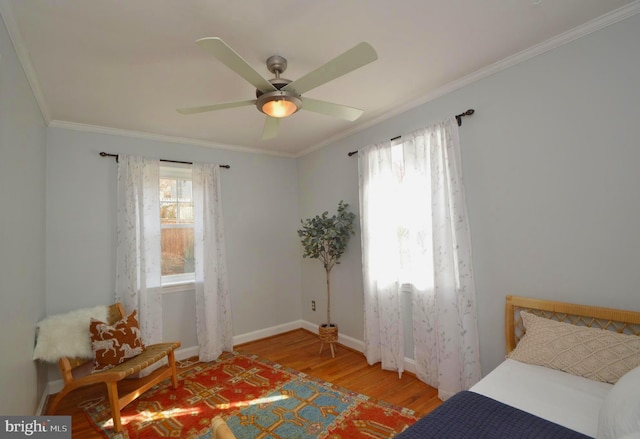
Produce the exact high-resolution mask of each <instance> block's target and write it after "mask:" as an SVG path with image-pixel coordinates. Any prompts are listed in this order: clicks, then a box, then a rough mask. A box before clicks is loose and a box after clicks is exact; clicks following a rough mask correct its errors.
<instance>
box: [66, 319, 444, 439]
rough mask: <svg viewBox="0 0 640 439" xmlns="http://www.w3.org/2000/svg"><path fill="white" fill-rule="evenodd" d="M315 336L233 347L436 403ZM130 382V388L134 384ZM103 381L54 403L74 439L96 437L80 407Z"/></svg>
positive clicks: (376, 393) (390, 395)
mask: <svg viewBox="0 0 640 439" xmlns="http://www.w3.org/2000/svg"><path fill="white" fill-rule="evenodd" d="M319 349H320V342H319V341H318V338H317V335H315V334H312V333H310V332H308V331H305V330H303V329H298V330H295V331H291V332H288V333H285V334H281V335H277V336H274V337H270V338H266V339H263V340H258V341H254V342H251V343H246V344H243V345H238V346H235V350H237V351H243V352H248V353H251V354H255V355H258V356H260V357H262V358H266V359H268V360H271V361H274V362H276V363H279V364H281V365H283V366H286V367H289V368H291V369H295V370H298V371H300V372H304V373H306V374H308V375H311V376H315V377H317V378H320V379H323V380H325V381H329V382H332V383H334V384H336V385H338V386H341V387H344V388H347V389H349V390H353V391H355V392H358V393H362V394H365V395H368V396H371V397H373V398H375V399H380V400H384V401H387V402H389V403H391V404H396V405H399V406H402V407H407V408H409V409H412V410H415V411H416V413H417V414H418V415H420V416H422V415H425V414H427V413H429V412H430V411H431V410H433V409H434V408H436V407H437V406H438V405H440V403H441V402H440V400H439V399H438V397H437V395H438V392H437V390H435V389H434V388H432V387H430V386H428V385H426V384H424V383H423V382H421V381H419V380H418V379H417V378H416V377H415V376H414V375H412V374H410V373H406V372H405V373H404V374H403V375H402V378H401V379H399V378H398V374H397V373H396V372H390V371H384V370H382V369H381V368H380V365H379V364H377V365H374V366H369V365H368V364H367V361H366V360H365V358H364V356H363V355H362V354H361V353H360V352H356V351H353V350H351V349H348V348H346V347H344V346H341V345H336V351H335V354H336V356H335V358H332V357H331V351H330V349H329V347H328V346H325V347H324V349H323V351H322V354H319V353H318V351H319ZM123 384H124V385H125V386H126V385H127V384H129V387H132V386H133V385H134V384H136V383H126V382H125V383H123ZM106 395H107V392H106V389H105V386H104V385H97V386H91V387H85V388H82V389H78V390H76V391H74V392H71V393H70V394H69V395H67V397H66V398H65V399H63V400H62V402H61V403H60V405H59V408H58V410H57V413H56V414H57V415H71V417H72V431H73V437H74V438H101V437H102V436H100V434H98V432H97V431H96V430H95V429H94V428H93V427H92V426H91V424H90V423H89V421H88V419H87V417H86V416H85V414H84V412H83V410H82V409H81V408H79V406H80V405H82V404H83V403H84V402H86V401H88V400H91V399H94V398H97V397H100V396H104V397H105V398H106Z"/></svg>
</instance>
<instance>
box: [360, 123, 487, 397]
mask: <svg viewBox="0 0 640 439" xmlns="http://www.w3.org/2000/svg"><path fill="white" fill-rule="evenodd" d="M358 169H359V187H360V213H361V215H360V220H361V230H362V233H361V239H362V259H363V282H364V296H365V297H364V298H365V340H364V342H365V343H364V344H365V355H366V357H367V360H368V362H369V363H370V364H373V363H376V362H381V363H382V368H383V369H389V370H397V371H398V372H399V373H400V374H401V373H402V371H403V370H404V340H403V331H404V325H405V322H404V321H403V320H404V319H403V316H404V314H405V313H403V311H402V306H401V305H402V296H401V294H403V291H409V293H410V294H411V317H410V320H411V321H410V322H409V323H406V324H411V325H412V336H413V345H414V359H415V362H416V375H417V376H418V378H420V379H421V380H422V381H424V382H426V383H427V384H429V385H431V386H433V387H436V388H438V393H439V397H440V398H441V399H443V400H445V399H447V398H449V397H450V396H452V395H454V394H455V393H457V392H458V391H460V390H465V389H468V388H469V387H471V386H472V385H473V384H475V383H476V382H477V381H478V380H479V379H480V377H481V373H480V361H479V351H478V332H477V318H476V297H475V284H474V280H473V270H472V265H471V240H470V235H469V225H468V219H467V213H466V203H465V198H464V187H463V181H462V169H461V159H460V145H459V138H458V128H457V124H456V121H455V119H454V118H451V119H450V120H447V121H445V122H443V123H440V124H436V125H434V126H432V127H429V128H426V129H423V130H419V131H416V132H414V133H412V134H409V135H405V136H403V137H402V139H401V141H400V142H399V143H392V142H385V143H381V144H376V145H372V146H370V147H367V148H364V149H361V150H359V152H358Z"/></svg>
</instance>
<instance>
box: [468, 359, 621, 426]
mask: <svg viewBox="0 0 640 439" xmlns="http://www.w3.org/2000/svg"><path fill="white" fill-rule="evenodd" d="M612 387H613V385H611V384H607V383H602V382H599V381H593V380H590V379H587V378H582V377H578V376H575V375H571V374H568V373H565V372H561V371H558V370H554V369H549V368H546V367H542V366H535V365H531V364H525V363H521V362H519V361H515V360H510V359H507V360H505V361H504V362H503V363H501V364H500V365H499V366H498V367H497V368H495V369H494V370H493V371H491V372H490V373H489V374H488V375H487V376H485V377H484V378H483V379H482V380H480V382H478V383H477V384H476V385H475V386H473V387H472V388H471V389H470V390H471V391H473V392H476V393H480V394H482V395H485V396H488V397H489V398H493V399H495V400H497V401H500V402H502V403H504V404H508V405H510V406H513V407H516V408H519V409H520V410H524V411H526V412H529V413H532V414H534V415H536V416H539V417H541V418H544V419H547V420H549V421H552V422H555V423H556V424H560V425H563V426H565V427H567V428H570V429H572V430H576V431H579V432H580V433H583V434H586V435H587V436H591V437H595V436H596V434H597V432H598V413H599V411H600V406H601V405H602V401H603V400H604V397H605V396H606V395H607V393H608V392H609V390H611V388H612Z"/></svg>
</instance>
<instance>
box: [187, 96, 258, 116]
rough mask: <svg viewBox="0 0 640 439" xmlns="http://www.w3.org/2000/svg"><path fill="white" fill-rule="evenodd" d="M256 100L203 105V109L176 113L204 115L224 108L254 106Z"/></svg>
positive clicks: (196, 108) (197, 108) (189, 109)
mask: <svg viewBox="0 0 640 439" xmlns="http://www.w3.org/2000/svg"><path fill="white" fill-rule="evenodd" d="M255 103H256V100H255V99H251V100H248V101H234V102H224V103H222V104H213V105H205V106H203V107H190V108H178V109H177V110H176V111H177V112H178V113H180V114H195V113H204V112H206V111H216V110H224V109H225V108H234V107H245V106H248V105H255Z"/></svg>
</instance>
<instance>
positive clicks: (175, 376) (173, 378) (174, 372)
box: [167, 351, 178, 389]
mask: <svg viewBox="0 0 640 439" xmlns="http://www.w3.org/2000/svg"><path fill="white" fill-rule="evenodd" d="M167 359H168V360H169V367H170V368H171V384H172V386H173V388H174V389H177V388H178V370H177V369H176V355H175V353H174V352H173V351H171V352H169V354H168V357H167Z"/></svg>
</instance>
